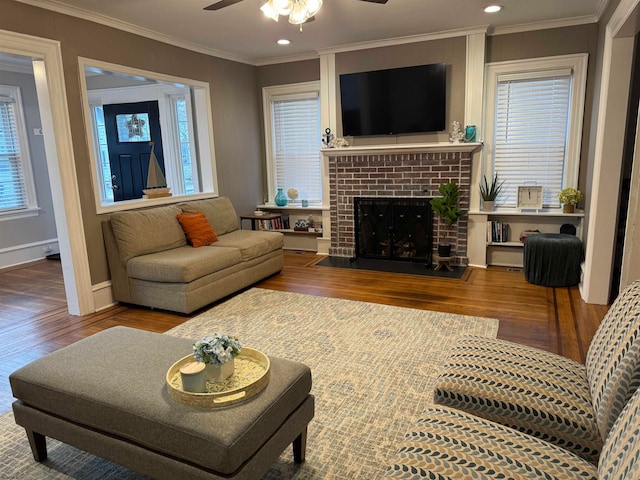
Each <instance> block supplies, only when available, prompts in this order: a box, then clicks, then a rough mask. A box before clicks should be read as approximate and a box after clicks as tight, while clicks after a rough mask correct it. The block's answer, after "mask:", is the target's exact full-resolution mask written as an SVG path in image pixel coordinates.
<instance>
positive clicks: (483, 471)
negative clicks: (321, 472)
mask: <svg viewBox="0 0 640 480" xmlns="http://www.w3.org/2000/svg"><path fill="white" fill-rule="evenodd" d="M391 462H392V464H391V465H390V466H388V467H387V470H386V472H385V477H384V478H385V479H391V478H404V479H421V478H428V479H441V480H446V479H453V478H455V479H467V478H477V479H490V478H496V479H497V478H503V479H505V478H518V479H527V478H529V479H532V480H533V479H535V480H538V479H541V478H546V479H549V480H550V479H570V478H576V479H577V478H588V479H595V478H596V474H597V470H596V467H595V466H594V465H592V464H591V463H589V462H587V461H586V460H585V459H583V458H580V457H578V456H576V455H573V454H572V453H570V452H568V451H566V450H565V449H562V448H559V447H557V446H556V445H553V444H551V443H547V442H544V441H542V440H539V439H537V438H534V437H531V436H529V435H525V434H523V433H520V432H517V431H515V430H512V429H510V428H507V427H504V426H502V425H499V424H497V423H493V422H489V421H487V420H483V419H480V418H478V417H474V416H473V415H469V414H466V413H464V412H460V411H457V410H454V409H452V408H447V407H441V408H430V409H428V410H427V411H425V412H424V413H423V415H422V419H421V420H419V421H418V422H417V423H416V424H415V425H413V426H412V427H411V429H410V431H409V433H408V434H407V435H405V438H404V441H403V442H402V444H401V445H400V449H399V450H398V451H397V453H396V454H395V456H394V457H393V458H392V460H391Z"/></svg>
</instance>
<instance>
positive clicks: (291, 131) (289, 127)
mask: <svg viewBox="0 0 640 480" xmlns="http://www.w3.org/2000/svg"><path fill="white" fill-rule="evenodd" d="M319 91H320V85H319V83H318V82H309V83H302V84H295V85H283V86H279V87H265V88H264V89H263V101H264V114H265V140H266V151H267V177H268V183H269V200H270V201H271V202H273V199H274V197H275V194H276V192H277V189H278V188H282V189H283V190H284V191H285V192H286V191H287V190H288V189H290V188H295V189H296V190H298V198H297V200H296V202H300V201H302V200H307V201H308V202H309V204H310V205H320V204H322V168H321V156H320V148H321V144H322V142H321V138H322V137H321V129H320V94H319Z"/></svg>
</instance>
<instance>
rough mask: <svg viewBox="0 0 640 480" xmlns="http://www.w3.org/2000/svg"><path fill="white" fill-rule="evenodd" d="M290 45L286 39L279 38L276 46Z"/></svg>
mask: <svg viewBox="0 0 640 480" xmlns="http://www.w3.org/2000/svg"><path fill="white" fill-rule="evenodd" d="M290 43H291V41H290V40H287V39H286V38H281V39H280V40H278V45H289V44H290Z"/></svg>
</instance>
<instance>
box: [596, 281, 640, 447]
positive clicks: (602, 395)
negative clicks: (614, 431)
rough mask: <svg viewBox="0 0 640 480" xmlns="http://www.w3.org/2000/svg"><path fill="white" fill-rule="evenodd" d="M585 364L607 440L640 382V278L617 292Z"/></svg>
mask: <svg viewBox="0 0 640 480" xmlns="http://www.w3.org/2000/svg"><path fill="white" fill-rule="evenodd" d="M586 366H587V376H588V378H589V384H590V385H591V397H592V399H593V409H594V411H595V413H596V419H597V422H598V427H599V429H600V434H601V435H602V439H603V440H604V439H605V438H606V436H607V434H608V433H609V430H610V429H611V426H612V425H613V423H614V422H615V421H616V419H617V418H618V415H620V411H621V410H622V409H623V408H624V406H625V404H626V403H627V402H628V401H629V399H630V398H631V396H632V395H633V394H634V392H635V391H636V389H637V388H638V385H640V281H636V282H634V283H632V284H631V285H630V286H629V287H627V288H626V289H625V290H624V291H623V292H622V293H621V294H620V295H618V298H616V300H615V302H613V305H611V308H610V309H609V311H608V312H607V314H606V315H605V317H604V318H603V319H602V323H600V326H599V327H598V330H597V331H596V333H595V335H594V337H593V340H592V341H591V345H590V346H589V351H588V352H587V362H586Z"/></svg>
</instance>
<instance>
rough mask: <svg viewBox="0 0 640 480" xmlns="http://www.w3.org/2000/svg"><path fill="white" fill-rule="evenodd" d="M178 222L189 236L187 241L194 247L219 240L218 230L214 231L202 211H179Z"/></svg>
mask: <svg viewBox="0 0 640 480" xmlns="http://www.w3.org/2000/svg"><path fill="white" fill-rule="evenodd" d="M178 222H180V226H181V227H182V230H184V234H185V235H186V236H187V241H188V242H189V243H190V244H191V246H192V247H194V248H198V247H204V246H205V245H210V244H212V243H215V242H217V241H218V236H217V235H216V232H214V231H213V228H211V225H209V222H207V218H206V217H205V216H204V214H203V213H202V212H197V213H179V214H178Z"/></svg>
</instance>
